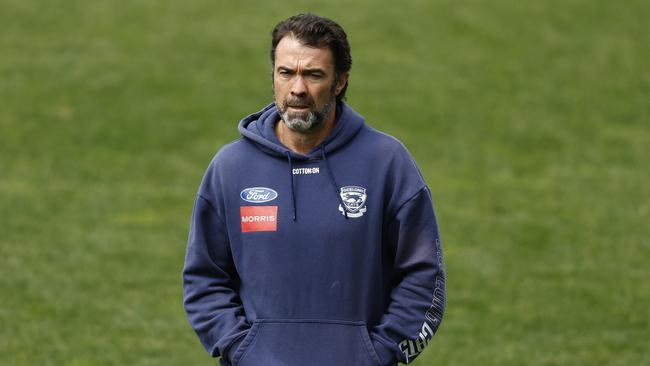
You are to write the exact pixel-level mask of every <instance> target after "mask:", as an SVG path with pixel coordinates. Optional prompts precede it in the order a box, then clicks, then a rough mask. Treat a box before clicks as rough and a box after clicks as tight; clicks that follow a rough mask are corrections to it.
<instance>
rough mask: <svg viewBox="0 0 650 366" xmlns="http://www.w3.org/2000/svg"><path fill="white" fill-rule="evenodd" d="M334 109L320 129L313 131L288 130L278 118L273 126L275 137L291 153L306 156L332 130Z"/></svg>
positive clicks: (334, 119)
mask: <svg viewBox="0 0 650 366" xmlns="http://www.w3.org/2000/svg"><path fill="white" fill-rule="evenodd" d="M335 111H336V108H332V110H331V111H330V113H329V114H328V115H327V116H326V117H325V120H324V121H323V124H322V125H321V127H320V128H319V129H317V130H315V131H306V132H298V131H294V130H292V129H290V128H289V127H287V125H285V124H284V122H282V119H281V118H280V119H279V120H278V122H277V123H276V124H275V135H276V136H277V137H278V140H280V142H281V143H282V144H283V145H284V146H286V147H287V148H289V150H291V151H293V152H297V153H300V154H303V155H307V153H309V152H310V151H311V150H313V149H314V148H315V147H316V146H318V145H319V144H320V143H321V142H323V141H324V140H325V139H326V138H327V136H329V134H330V132H332V129H333V128H334V123H335V121H336V118H335V114H336V113H335Z"/></svg>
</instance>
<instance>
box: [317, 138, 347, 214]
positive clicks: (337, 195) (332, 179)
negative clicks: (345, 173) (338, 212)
mask: <svg viewBox="0 0 650 366" xmlns="http://www.w3.org/2000/svg"><path fill="white" fill-rule="evenodd" d="M320 155H321V158H322V159H323V161H324V162H325V168H326V169H327V174H328V175H329V177H330V181H331V182H332V185H333V186H334V193H335V194H336V197H338V199H339V203H340V204H341V209H342V210H343V215H345V218H346V219H347V218H348V210H347V209H346V208H345V204H344V203H343V198H341V194H340V191H341V189H340V188H339V185H338V184H336V179H334V173H333V172H332V168H331V167H330V163H329V162H328V161H327V157H326V156H325V144H323V146H322V147H321V149H320Z"/></svg>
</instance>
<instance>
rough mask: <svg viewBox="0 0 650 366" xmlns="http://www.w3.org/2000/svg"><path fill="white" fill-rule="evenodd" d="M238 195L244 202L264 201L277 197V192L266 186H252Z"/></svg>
mask: <svg viewBox="0 0 650 366" xmlns="http://www.w3.org/2000/svg"><path fill="white" fill-rule="evenodd" d="M239 196H240V197H241V199H243V200H244V201H246V202H251V203H264V202H270V201H273V200H274V199H276V198H278V192H276V191H275V190H273V189H271V188H266V187H252V188H246V189H244V190H243V191H241V193H240V194H239Z"/></svg>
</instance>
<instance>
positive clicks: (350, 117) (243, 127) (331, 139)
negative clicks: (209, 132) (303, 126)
mask: <svg viewBox="0 0 650 366" xmlns="http://www.w3.org/2000/svg"><path fill="white" fill-rule="evenodd" d="M279 119H280V115H279V112H278V108H277V106H276V105H275V103H271V104H269V105H267V106H266V107H264V108H263V109H262V110H261V111H259V112H256V113H253V114H251V115H249V116H247V117H246V118H244V119H242V120H241V121H240V122H239V133H241V135H242V136H243V137H244V138H245V139H247V140H249V141H251V142H254V143H255V145H256V146H257V147H258V148H259V149H260V150H262V151H264V152H266V153H267V154H269V155H274V156H278V157H283V158H287V156H290V157H291V158H292V159H296V160H308V159H313V158H322V155H323V154H329V153H332V152H333V151H335V150H337V149H339V148H340V147H342V146H345V144H347V143H348V142H350V140H352V138H353V137H354V136H355V135H356V134H357V133H358V132H359V131H360V130H361V128H362V127H363V126H364V124H365V122H364V119H363V117H362V116H361V115H360V114H358V113H357V112H356V111H354V110H353V109H352V108H351V107H350V106H348V105H347V104H346V103H344V102H339V103H337V105H336V124H335V125H334V129H333V130H332V132H331V133H330V135H329V136H328V137H327V138H326V139H325V140H324V141H323V142H322V143H320V144H319V145H318V146H316V147H314V148H313V149H312V150H311V151H310V152H309V153H308V154H307V155H303V154H300V153H297V152H294V151H291V150H289V149H288V148H287V147H286V146H284V145H283V144H282V143H281V142H280V140H278V138H277V136H276V135H275V123H276V122H277V121H278V120H279Z"/></svg>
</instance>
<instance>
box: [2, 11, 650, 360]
mask: <svg viewBox="0 0 650 366" xmlns="http://www.w3.org/2000/svg"><path fill="white" fill-rule="evenodd" d="M298 4H300V5H298ZM306 10H311V11H315V12H317V13H320V14H322V15H326V16H330V17H332V18H334V19H336V20H337V21H339V22H340V23H341V24H342V25H343V26H344V27H345V28H346V30H347V32H348V34H349V37H350V41H351V44H352V52H353V59H354V65H353V69H352V76H351V81H350V88H349V90H348V100H349V102H350V104H351V105H352V106H353V107H354V108H355V109H357V110H358V111H359V112H361V113H362V114H364V115H365V116H366V117H367V120H368V122H369V123H370V124H371V125H373V126H375V127H377V128H379V129H382V130H384V131H386V132H388V133H390V134H393V135H394V136H396V137H398V138H399V139H401V140H402V141H403V142H404V143H405V144H406V145H407V146H408V147H409V149H410V150H411V152H412V153H413V155H414V156H415V158H416V160H417V161H418V163H419V164H420V167H421V169H422V172H423V174H424V175H425V177H426V179H427V181H428V183H429V185H430V187H431V190H432V192H433V195H434V199H435V202H436V207H437V210H438V216H439V220H440V225H441V230H442V234H443V241H444V245H445V255H446V265H447V271H448V304H447V312H446V315H445V320H444V322H443V325H442V327H441V329H440V331H439V332H438V334H437V335H436V337H435V338H434V342H433V343H432V344H431V345H430V346H429V348H428V349H427V350H426V351H425V352H424V353H423V354H422V355H421V356H420V358H419V359H418V360H417V361H416V362H414V363H413V365H419V366H425V365H453V366H455V365H495V366H504V365H513V366H515V365H516V366H520V365H535V366H537V365H572V366H575V365H585V366H587V365H589V366H593V365H621V366H623V365H626V366H627V365H634V366H636V365H650V351H648V339H650V324H649V321H650V320H649V319H650V312H649V311H648V308H649V306H650V281H649V280H650V270H649V269H648V268H650V266H649V265H648V263H649V262H650V239H649V237H650V228H649V222H650V184H649V183H648V182H650V169H649V167H650V164H648V160H649V158H650V68H649V65H650V47H648V45H649V44H650V32H649V31H648V30H649V28H648V19H650V2H648V1H646V0H628V1H620V2H616V1H605V0H598V1H597V0H590V1H587V0H584V1H581V0H567V1H558V0H549V1H527V2H524V1H515V0H494V1H489V2H488V1H479V0H471V1H449V0H446V1H425V0H414V1H408V2H404V3H400V4H397V3H394V2H388V1H381V2H379V1H369V0H363V1H356V2H354V4H351V2H350V3H348V2H339V3H338V4H337V3H331V4H329V3H328V4H327V5H326V4H325V2H321V1H306V2H290V1H279V2H258V3H256V4H250V3H249V2H245V1H239V2H218V1H205V0H203V1H192V2H184V3H181V2H174V1H166V0H162V1H160V0H159V1H153V0H138V1H129V2H127V1H114V2H108V1H77V0H74V1H73V0H70V1H65V2H59V1H41V2H28V1H19V0H3V1H2V3H1V4H0V365H3V366H4V365H11V366H13V365H30V366H31V365H64V366H92V365H214V364H215V363H216V362H215V360H212V359H211V358H209V357H208V356H207V353H205V352H204V350H203V349H202V347H201V346H200V344H199V341H198V339H197V338H196V336H195V334H194V332H193V331H192V330H191V328H190V326H189V325H188V323H187V320H186V318H185V314H184V312H183V309H182V294H181V278H180V274H181V269H182V264H183V257H184V250H185V240H186V238H187V233H188V228H189V227H188V224H189V218H190V213H191V209H192V204H193V200H194V195H195V193H196V190H197V187H198V184H199V181H200V179H201V176H202V174H203V171H204V169H205V168H206V167H207V164H208V163H209V161H210V159H211V157H212V156H213V154H214V153H215V152H216V151H217V150H218V149H219V147H220V146H222V145H223V144H224V143H226V142H228V141H230V140H233V139H235V138H237V136H238V134H237V130H236V124H237V122H238V120H239V119H240V118H241V117H243V116H244V115H246V114H248V113H250V112H253V111H256V110H258V109H259V108H260V107H261V106H263V105H265V104H266V103H267V102H269V101H270V100H271V85H270V77H269V75H270V66H269V63H268V47H269V45H268V44H269V40H270V37H269V32H270V30H271V28H272V27H273V26H274V25H275V23H276V22H277V21H279V20H281V19H284V18H286V17H287V16H289V15H293V14H295V13H298V12H301V11H306Z"/></svg>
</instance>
